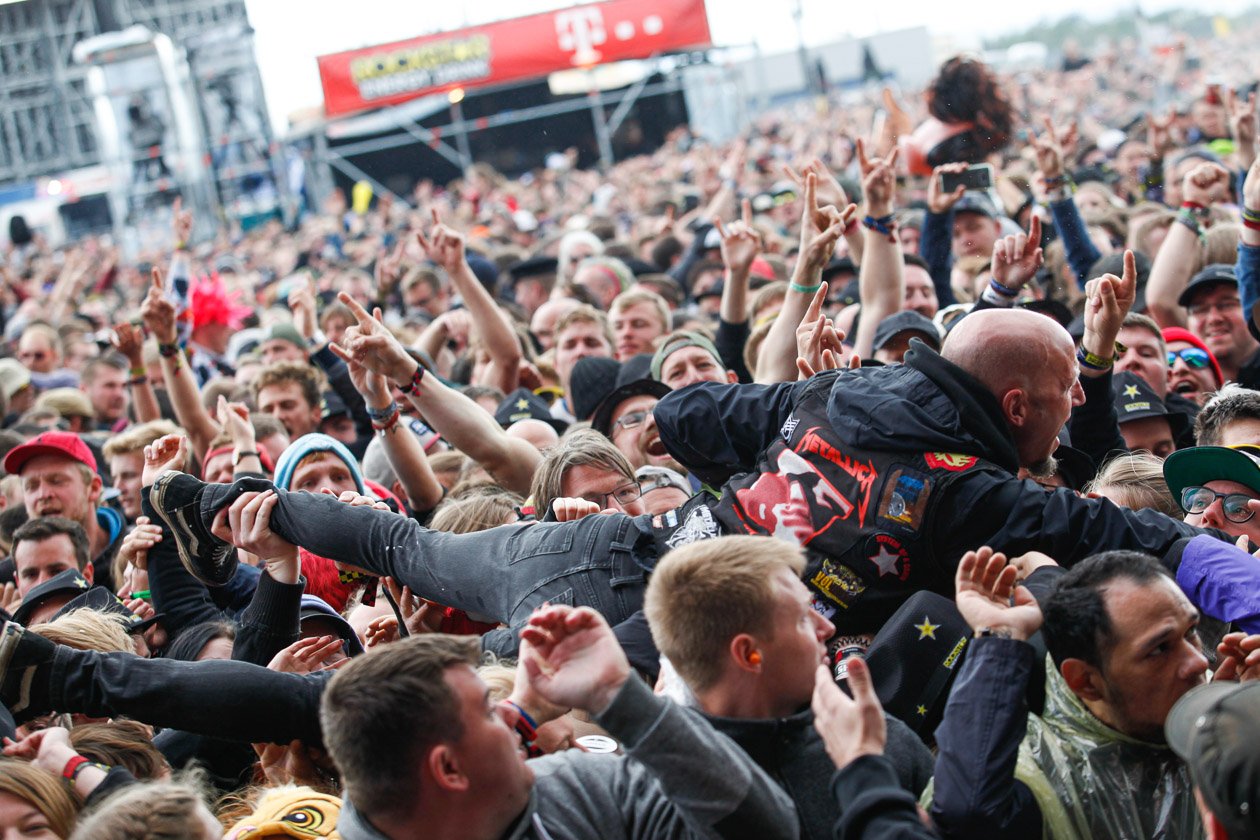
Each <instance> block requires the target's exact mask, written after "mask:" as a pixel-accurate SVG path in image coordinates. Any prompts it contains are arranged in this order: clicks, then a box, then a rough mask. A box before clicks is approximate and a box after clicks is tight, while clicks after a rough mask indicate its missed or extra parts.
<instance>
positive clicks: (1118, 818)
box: [1015, 657, 1203, 840]
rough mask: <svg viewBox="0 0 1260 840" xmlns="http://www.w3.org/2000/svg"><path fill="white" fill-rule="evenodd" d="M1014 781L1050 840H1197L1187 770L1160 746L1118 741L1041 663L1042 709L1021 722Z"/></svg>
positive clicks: (1198, 830)
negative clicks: (1023, 730)
mask: <svg viewBox="0 0 1260 840" xmlns="http://www.w3.org/2000/svg"><path fill="white" fill-rule="evenodd" d="M1015 776H1016V778H1018V779H1019V780H1020V781H1021V782H1023V783H1024V784H1025V785H1027V786H1028V788H1029V789H1030V790H1031V791H1032V793H1033V796H1035V797H1036V799H1037V805H1038V806H1039V807H1040V808H1041V815H1042V823H1043V825H1044V826H1045V832H1044V834H1045V836H1046V837H1048V838H1052V840H1091V838H1096V840H1103V839H1104V838H1116V839H1117V840H1119V838H1124V839H1125V840H1141V839H1142V838H1166V840H1173V838H1177V839H1178V840H1196V838H1201V837H1203V826H1202V823H1201V821H1200V819H1199V812H1198V810H1197V808H1196V807H1195V802H1194V786H1193V782H1192V781H1191V780H1190V770H1189V768H1188V767H1186V765H1185V764H1184V763H1183V762H1182V761H1181V760H1180V759H1179V758H1177V756H1176V755H1174V754H1173V752H1172V750H1170V749H1169V748H1168V747H1167V745H1165V744H1162V743H1159V744H1155V743H1150V742H1147V741H1139V740H1138V739H1136V738H1130V737H1129V736H1127V735H1123V734H1121V733H1119V732H1117V731H1116V730H1114V729H1112V728H1111V727H1109V726H1106V725H1105V724H1103V723H1102V722H1101V721H1099V720H1098V718H1096V717H1094V716H1093V715H1092V714H1090V712H1089V711H1088V710H1087V709H1086V708H1085V707H1084V706H1083V705H1082V704H1081V702H1080V700H1079V699H1077V697H1076V695H1075V694H1073V693H1072V692H1071V690H1070V689H1068V687H1067V684H1066V683H1065V682H1064V681H1063V678H1062V677H1060V676H1059V672H1058V670H1057V669H1056V668H1055V667H1054V664H1053V662H1052V661H1051V660H1050V658H1049V657H1046V708H1045V713H1044V714H1043V715H1042V716H1041V717H1038V716H1036V715H1029V716H1028V733H1027V734H1026V735H1025V736H1024V741H1023V743H1022V744H1020V748H1019V761H1018V764H1017V765H1016V770H1015Z"/></svg>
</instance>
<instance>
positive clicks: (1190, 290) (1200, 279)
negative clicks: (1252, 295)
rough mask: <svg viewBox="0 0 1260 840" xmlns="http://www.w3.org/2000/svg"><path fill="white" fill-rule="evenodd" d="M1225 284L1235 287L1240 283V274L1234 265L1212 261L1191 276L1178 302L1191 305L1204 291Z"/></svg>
mask: <svg viewBox="0 0 1260 840" xmlns="http://www.w3.org/2000/svg"><path fill="white" fill-rule="evenodd" d="M1225 284H1228V285H1230V286H1235V287H1236V286H1237V285H1238V274H1237V272H1235V271H1234V267H1233V266H1232V265H1229V264H1227V263H1212V264H1211V265H1209V266H1208V267H1207V268H1205V269H1203V270H1202V271H1200V272H1199V273H1198V274H1196V275H1194V276H1193V277H1191V278H1190V282H1189V283H1188V284H1187V285H1186V287H1185V288H1184V289H1183V290H1182V291H1181V294H1180V295H1179V296H1178V297H1177V303H1179V304H1181V305H1182V306H1189V305H1190V304H1191V302H1192V301H1193V300H1194V299H1195V298H1196V297H1197V296H1198V295H1199V294H1201V293H1202V292H1205V291H1207V290H1208V289H1211V288H1213V287H1215V286H1222V285H1225Z"/></svg>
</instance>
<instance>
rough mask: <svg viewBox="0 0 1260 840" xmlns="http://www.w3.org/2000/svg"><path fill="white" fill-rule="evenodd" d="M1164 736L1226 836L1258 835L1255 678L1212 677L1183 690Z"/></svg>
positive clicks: (1259, 716) (1259, 706) (1259, 710)
mask: <svg viewBox="0 0 1260 840" xmlns="http://www.w3.org/2000/svg"><path fill="white" fill-rule="evenodd" d="M1164 737H1166V738H1167V739H1168V746H1170V747H1171V748H1172V751H1173V752H1175V753H1176V754H1177V755H1178V756H1179V757H1180V758H1181V759H1182V760H1183V761H1185V762H1186V764H1188V765H1189V766H1190V776H1191V778H1192V779H1194V783H1195V786H1196V787H1197V788H1198V789H1199V791H1200V792H1201V793H1202V794H1203V800H1204V801H1205V802H1206V803H1207V806H1208V810H1210V811H1211V812H1212V815H1213V816H1215V817H1216V818H1217V819H1218V820H1220V822H1221V824H1222V825H1223V826H1224V827H1225V830H1226V832H1227V833H1228V834H1229V836H1230V837H1260V751H1258V750H1257V749H1256V744H1257V743H1260V683H1258V682H1245V683H1235V682H1227V681H1221V682H1212V683H1208V684H1207V685H1201V686H1199V687H1197V688H1192V689H1191V690H1190V691H1188V692H1186V693H1185V695H1184V696H1182V698H1181V699H1180V700H1178V701H1177V703H1176V705H1174V706H1173V708H1172V711H1171V712H1169V713H1168V718H1167V720H1165V721H1164Z"/></svg>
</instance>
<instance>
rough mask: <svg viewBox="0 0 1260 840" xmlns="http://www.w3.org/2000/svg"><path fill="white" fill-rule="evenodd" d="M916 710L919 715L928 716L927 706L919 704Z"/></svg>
mask: <svg viewBox="0 0 1260 840" xmlns="http://www.w3.org/2000/svg"><path fill="white" fill-rule="evenodd" d="M914 711H915V712H916V713H917V714H918V716H919V717H927V706H918V707H917V708H915V710H914Z"/></svg>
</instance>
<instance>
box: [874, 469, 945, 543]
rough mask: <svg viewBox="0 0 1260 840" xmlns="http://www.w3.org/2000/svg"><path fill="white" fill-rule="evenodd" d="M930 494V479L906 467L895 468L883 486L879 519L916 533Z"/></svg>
mask: <svg viewBox="0 0 1260 840" xmlns="http://www.w3.org/2000/svg"><path fill="white" fill-rule="evenodd" d="M931 493H932V479H930V478H928V477H927V476H926V475H924V474H923V473H920V472H917V471H915V470H912V469H910V468H908V467H897V468H896V469H895V470H893V473H892V475H891V476H889V478H888V481H887V483H886V484H884V493H883V496H882V497H881V498H880V500H879V518H880V519H882V520H886V521H888V522H895V523H896V524H898V525H901V526H902V527H905V528H909V529H910V530H911V531H913V532H915V533H918V531H919V527H920V526H921V525H923V517H924V515H925V514H926V513H927V502H928V496H930V495H931Z"/></svg>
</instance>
